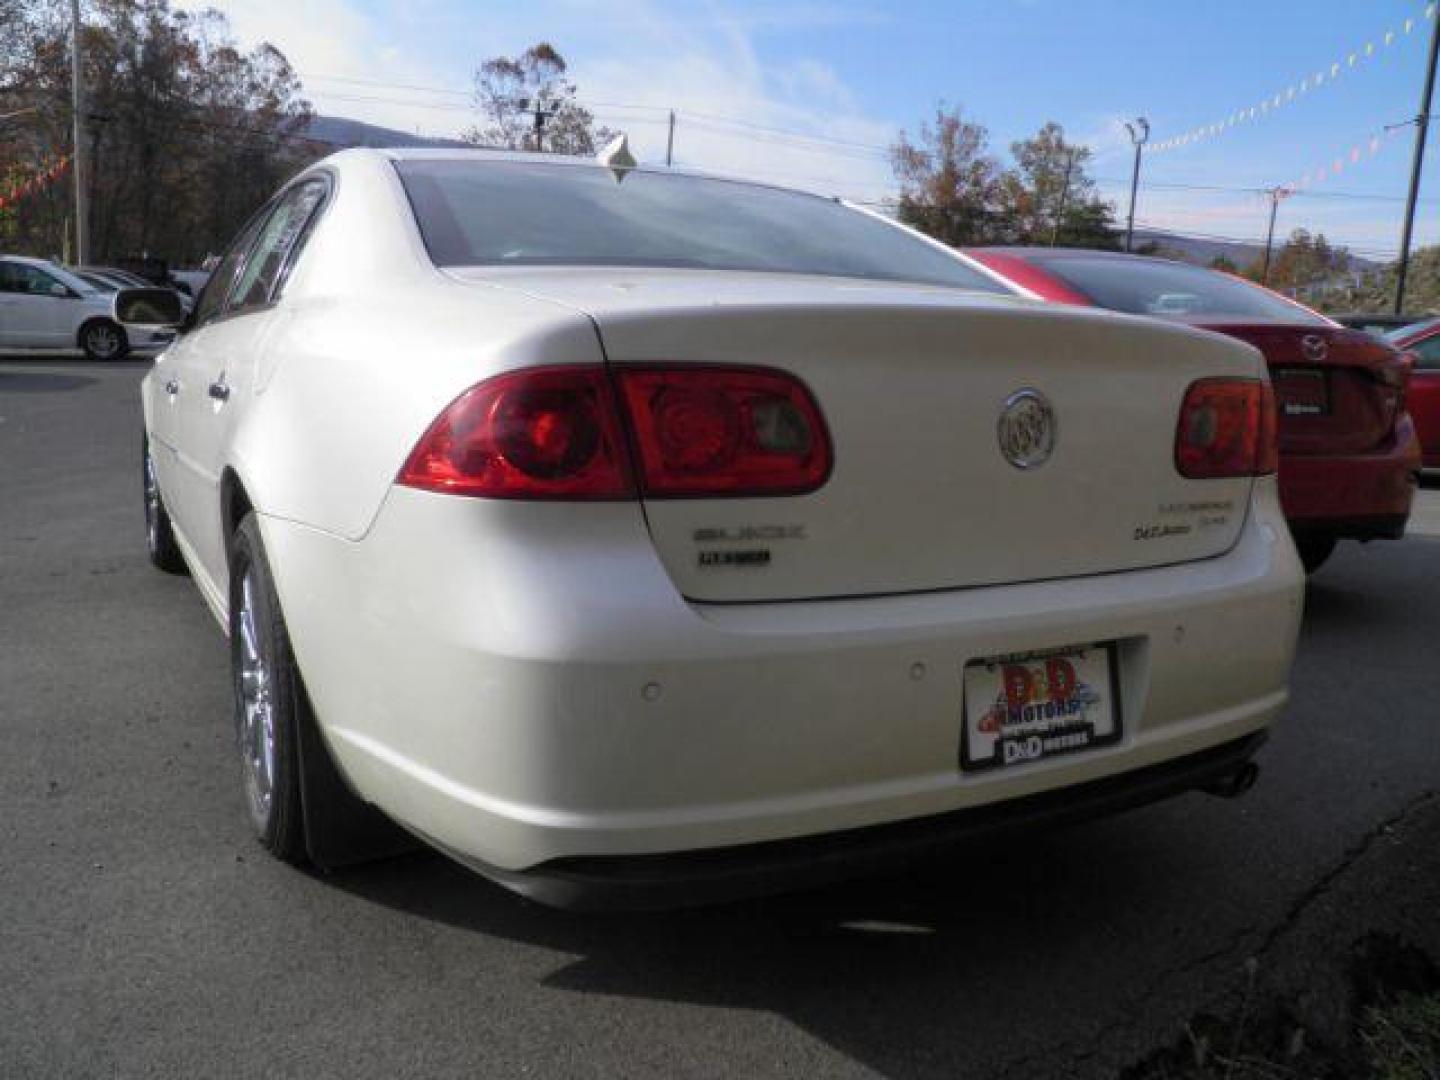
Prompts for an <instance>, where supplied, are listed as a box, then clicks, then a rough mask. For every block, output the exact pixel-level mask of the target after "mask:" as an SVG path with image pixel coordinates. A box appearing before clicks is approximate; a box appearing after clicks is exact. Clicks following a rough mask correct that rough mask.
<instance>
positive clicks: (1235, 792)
mask: <svg viewBox="0 0 1440 1080" xmlns="http://www.w3.org/2000/svg"><path fill="white" fill-rule="evenodd" d="M1259 777H1260V766H1259V765H1256V764H1255V762H1253V761H1247V762H1245V764H1243V765H1241V766H1239V767H1238V768H1236V769H1235V771H1234V772H1230V773H1226V774H1225V775H1224V776H1222V777H1220V778H1219V779H1218V780H1212V781H1211V782H1210V783H1208V784H1206V785H1205V787H1203V788H1202V789H1201V790H1202V791H1204V792H1205V793H1206V794H1207V795H1214V796H1216V797H1218V798H1221V799H1238V798H1239V797H1240V796H1241V795H1244V794H1245V793H1246V792H1247V791H1249V790H1250V789H1251V788H1252V787H1254V786H1255V781H1256V780H1257V779H1259Z"/></svg>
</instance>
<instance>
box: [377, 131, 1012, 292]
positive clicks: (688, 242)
mask: <svg viewBox="0 0 1440 1080" xmlns="http://www.w3.org/2000/svg"><path fill="white" fill-rule="evenodd" d="M396 168H397V169H398V170H399V173H400V179H401V181H402V182H403V183H404V185H405V191H406V194H407V195H409V197H410V204H411V206H413V207H414V210H415V218H416V220H417V221H418V223H419V225H420V233H421V235H422V236H423V237H424V239H425V246H426V247H427V248H428V249H429V252H430V257H431V259H433V260H434V261H435V264H436V265H437V266H630V267H639V266H643V267H653V266H662V267H690V268H697V269H705V270H753V271H769V272H778V273H790V274H830V275H840V276H843V277H855V278H875V279H879V280H883V281H907V282H919V283H924V284H928V285H943V286H950V287H953V288H960V289H982V290H985V291H988V292H1000V293H1003V292H1006V289H1005V288H1004V287H1003V286H1002V285H999V284H997V283H996V282H994V281H993V280H991V279H990V278H988V277H986V276H985V275H984V274H982V273H980V272H979V271H978V270H974V269H972V268H971V267H969V266H967V265H966V264H965V263H963V262H961V261H960V259H959V258H958V257H956V256H952V255H949V254H947V253H946V252H944V251H941V250H937V249H936V248H933V247H931V246H930V245H929V244H926V243H924V242H922V241H919V240H916V239H915V238H914V237H911V236H909V235H907V234H905V233H904V232H901V231H900V230H899V229H896V228H894V227H892V226H890V225H888V224H886V223H885V222H883V221H877V220H875V219H874V218H871V217H869V216H868V215H865V214H861V213H859V212H857V211H855V210H851V209H849V208H847V207H845V206H842V205H841V204H839V203H837V202H835V201H834V200H832V199H826V198H822V197H820V196H818V195H803V194H800V193H798V192H792V191H781V190H777V189H775V188H766V187H758V186H755V185H752V184H744V183H738V182H734V181H729V180H712V179H705V178H701V177H694V176H684V175H678V174H674V173H659V172H647V171H642V170H635V171H633V172H630V173H628V174H627V175H626V176H625V177H624V179H623V180H619V181H617V179H616V176H615V174H614V173H613V172H611V171H610V170H609V169H606V168H602V167H599V166H591V165H560V164H554V165H550V164H538V163H530V162H501V161H453V160H452V161H400V162H397V163H396Z"/></svg>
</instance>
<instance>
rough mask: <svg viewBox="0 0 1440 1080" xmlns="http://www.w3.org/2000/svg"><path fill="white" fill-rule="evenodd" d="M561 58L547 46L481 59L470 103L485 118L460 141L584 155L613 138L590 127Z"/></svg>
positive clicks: (587, 113) (592, 119)
mask: <svg viewBox="0 0 1440 1080" xmlns="http://www.w3.org/2000/svg"><path fill="white" fill-rule="evenodd" d="M567 70H568V69H567V65H566V63H565V58H564V57H563V56H561V55H560V53H559V52H557V51H556V49H555V47H554V46H553V45H551V44H550V43H549V42H545V41H542V42H540V43H539V44H537V45H532V46H530V48H528V49H526V50H525V51H524V52H523V53H521V54H520V55H519V56H517V57H513V58H511V57H506V56H497V57H494V58H493V59H490V60H486V61H485V63H483V64H481V65H480V70H479V71H477V72H476V73H475V105H476V107H477V108H478V109H480V110H481V111H482V112H483V113H484V114H485V116H486V117H487V118H488V119H489V124H488V125H487V126H485V127H483V128H482V127H479V126H477V127H472V128H470V129H469V130H468V131H466V132H465V133H464V134H463V136H462V138H464V139H465V141H466V142H472V143H477V144H479V145H481V146H493V147H498V148H500V149H505V150H537V151H550V152H551V153H557V154H579V155H583V156H589V155H592V154H594V153H595V148H596V146H597V144H598V145H603V144H604V143H605V142H607V141H608V140H609V139H611V138H613V137H614V133H613V132H611V131H609V130H608V129H605V128H599V129H597V128H596V127H595V117H594V116H593V115H592V114H591V112H590V110H589V109H586V108H585V107H584V106H582V105H581V104H580V103H579V102H578V101H577V100H576V98H575V84H574V83H572V82H570V81H569V80H568V79H567V78H566V77H565V73H566V71H567Z"/></svg>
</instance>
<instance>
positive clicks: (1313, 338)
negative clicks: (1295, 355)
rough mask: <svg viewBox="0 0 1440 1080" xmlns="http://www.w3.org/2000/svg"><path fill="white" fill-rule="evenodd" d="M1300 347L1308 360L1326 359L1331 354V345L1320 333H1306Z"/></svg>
mask: <svg viewBox="0 0 1440 1080" xmlns="http://www.w3.org/2000/svg"><path fill="white" fill-rule="evenodd" d="M1300 348H1301V350H1302V351H1303V352H1304V353H1305V359H1306V360H1315V361H1320V360H1324V359H1325V357H1326V356H1328V355H1329V354H1330V346H1329V345H1328V344H1327V343H1326V341H1325V339H1324V338H1323V337H1321V336H1320V335H1319V334H1306V335H1305V336H1304V337H1303V338H1301V339H1300Z"/></svg>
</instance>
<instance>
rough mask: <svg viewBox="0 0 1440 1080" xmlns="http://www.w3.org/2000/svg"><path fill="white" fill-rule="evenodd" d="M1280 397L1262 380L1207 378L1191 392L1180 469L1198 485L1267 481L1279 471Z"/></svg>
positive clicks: (1183, 414)
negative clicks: (1245, 478)
mask: <svg viewBox="0 0 1440 1080" xmlns="http://www.w3.org/2000/svg"><path fill="white" fill-rule="evenodd" d="M1279 460H1280V452H1279V444H1278V438H1277V432H1276V422H1275V393H1274V391H1273V390H1272V389H1271V387H1270V384H1269V383H1265V382H1260V381H1259V380H1256V379H1201V380H1200V381H1198V382H1195V383H1192V384H1191V385H1190V388H1189V389H1188V390H1187V391H1186V392H1185V400H1184V402H1183V403H1182V404H1181V406H1180V423H1179V426H1178V429H1177V430H1176V433H1175V467H1176V468H1177V469H1178V470H1179V471H1180V475H1181V476H1185V477H1189V478H1190V479H1192V480H1202V479H1214V478H1217V477H1225V476H1261V475H1264V474H1265V473H1272V472H1274V471H1275V470H1276V468H1277V467H1278V466H1279Z"/></svg>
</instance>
